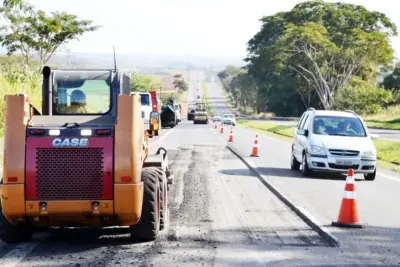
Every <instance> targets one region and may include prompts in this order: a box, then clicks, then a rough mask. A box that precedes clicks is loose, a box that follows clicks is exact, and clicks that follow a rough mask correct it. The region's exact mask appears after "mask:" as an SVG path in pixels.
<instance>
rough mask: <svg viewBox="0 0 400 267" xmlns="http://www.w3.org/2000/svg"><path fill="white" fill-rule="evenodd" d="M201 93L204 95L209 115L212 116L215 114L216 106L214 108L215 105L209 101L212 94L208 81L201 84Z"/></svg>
mask: <svg viewBox="0 0 400 267" xmlns="http://www.w3.org/2000/svg"><path fill="white" fill-rule="evenodd" d="M201 95H202V98H203V101H204V102H205V107H206V111H207V113H208V116H210V117H212V116H214V113H215V108H214V105H213V104H212V103H211V102H210V101H209V95H210V94H209V89H208V85H207V84H206V83H202V84H201Z"/></svg>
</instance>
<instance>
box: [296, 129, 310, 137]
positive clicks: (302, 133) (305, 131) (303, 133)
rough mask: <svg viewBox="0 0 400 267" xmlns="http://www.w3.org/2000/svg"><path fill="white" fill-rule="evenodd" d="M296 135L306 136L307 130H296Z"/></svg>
mask: <svg viewBox="0 0 400 267" xmlns="http://www.w3.org/2000/svg"><path fill="white" fill-rule="evenodd" d="M296 133H297V134H298V135H304V136H308V130H304V129H298V130H297V131H296Z"/></svg>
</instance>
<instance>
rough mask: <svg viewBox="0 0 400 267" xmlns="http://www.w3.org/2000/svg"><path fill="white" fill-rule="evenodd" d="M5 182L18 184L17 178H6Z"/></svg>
mask: <svg viewBox="0 0 400 267" xmlns="http://www.w3.org/2000/svg"><path fill="white" fill-rule="evenodd" d="M7 181H8V182H9V183H15V182H18V177H8V179H7Z"/></svg>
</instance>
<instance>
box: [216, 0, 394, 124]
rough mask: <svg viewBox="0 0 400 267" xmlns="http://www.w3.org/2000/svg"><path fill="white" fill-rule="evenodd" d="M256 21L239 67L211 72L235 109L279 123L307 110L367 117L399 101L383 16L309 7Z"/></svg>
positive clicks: (388, 25)
mask: <svg viewBox="0 0 400 267" xmlns="http://www.w3.org/2000/svg"><path fill="white" fill-rule="evenodd" d="M261 22H262V27H261V30H260V31H259V32H258V33H256V34H255V35H254V36H253V38H251V39H250V40H249V41H248V48H247V52H248V56H247V58H246V59H245V61H246V63H247V64H246V65H245V66H243V67H235V66H227V67H226V68H225V69H224V70H222V71H221V72H219V73H218V76H219V78H220V79H221V81H222V85H223V87H224V89H225V90H226V91H227V92H229V93H230V94H231V95H232V97H233V99H234V102H235V105H236V106H241V107H245V108H248V107H251V108H252V110H254V111H256V112H257V113H260V112H273V113H275V114H276V115H280V116H298V115H300V114H301V113H302V112H304V110H305V109H307V108H309V107H315V108H319V109H353V110H355V111H357V112H359V113H363V114H375V113H378V112H379V111H380V110H381V109H382V108H385V107H387V106H388V105H392V104H395V103H396V102H397V101H399V92H400V91H399V88H400V75H399V74H400V65H397V66H393V61H394V50H393V48H392V47H391V45H390V41H389V38H390V37H391V36H397V34H398V32H397V27H396V25H395V24H394V23H393V22H391V21H390V19H389V18H388V17H387V16H386V15H385V14H383V13H379V12H373V11H369V10H367V9H366V8H365V7H364V6H361V5H353V4H345V3H325V2H324V1H321V0H316V1H308V2H303V3H299V4H297V5H296V6H295V7H294V8H293V9H292V10H290V11H288V12H279V13H276V14H274V15H272V16H266V17H263V18H262V19H261ZM382 77H384V79H383V80H382Z"/></svg>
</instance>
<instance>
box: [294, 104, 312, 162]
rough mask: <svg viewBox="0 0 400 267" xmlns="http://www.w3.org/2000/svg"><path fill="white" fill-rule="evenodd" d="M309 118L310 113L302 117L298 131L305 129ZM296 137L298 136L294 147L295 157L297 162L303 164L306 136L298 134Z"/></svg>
mask: <svg viewBox="0 0 400 267" xmlns="http://www.w3.org/2000/svg"><path fill="white" fill-rule="evenodd" d="M308 118H309V113H308V112H306V113H304V115H303V117H302V120H301V121H300V122H299V124H298V126H297V129H296V131H297V130H302V129H303V127H304V125H305V123H306V121H307V120H308ZM295 136H296V138H295V145H294V149H293V150H294V155H295V157H296V159H297V161H299V162H301V159H302V156H303V155H302V154H303V149H304V147H303V146H304V142H305V141H306V140H305V139H304V137H305V136H304V135H300V134H297V133H296V134H295Z"/></svg>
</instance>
